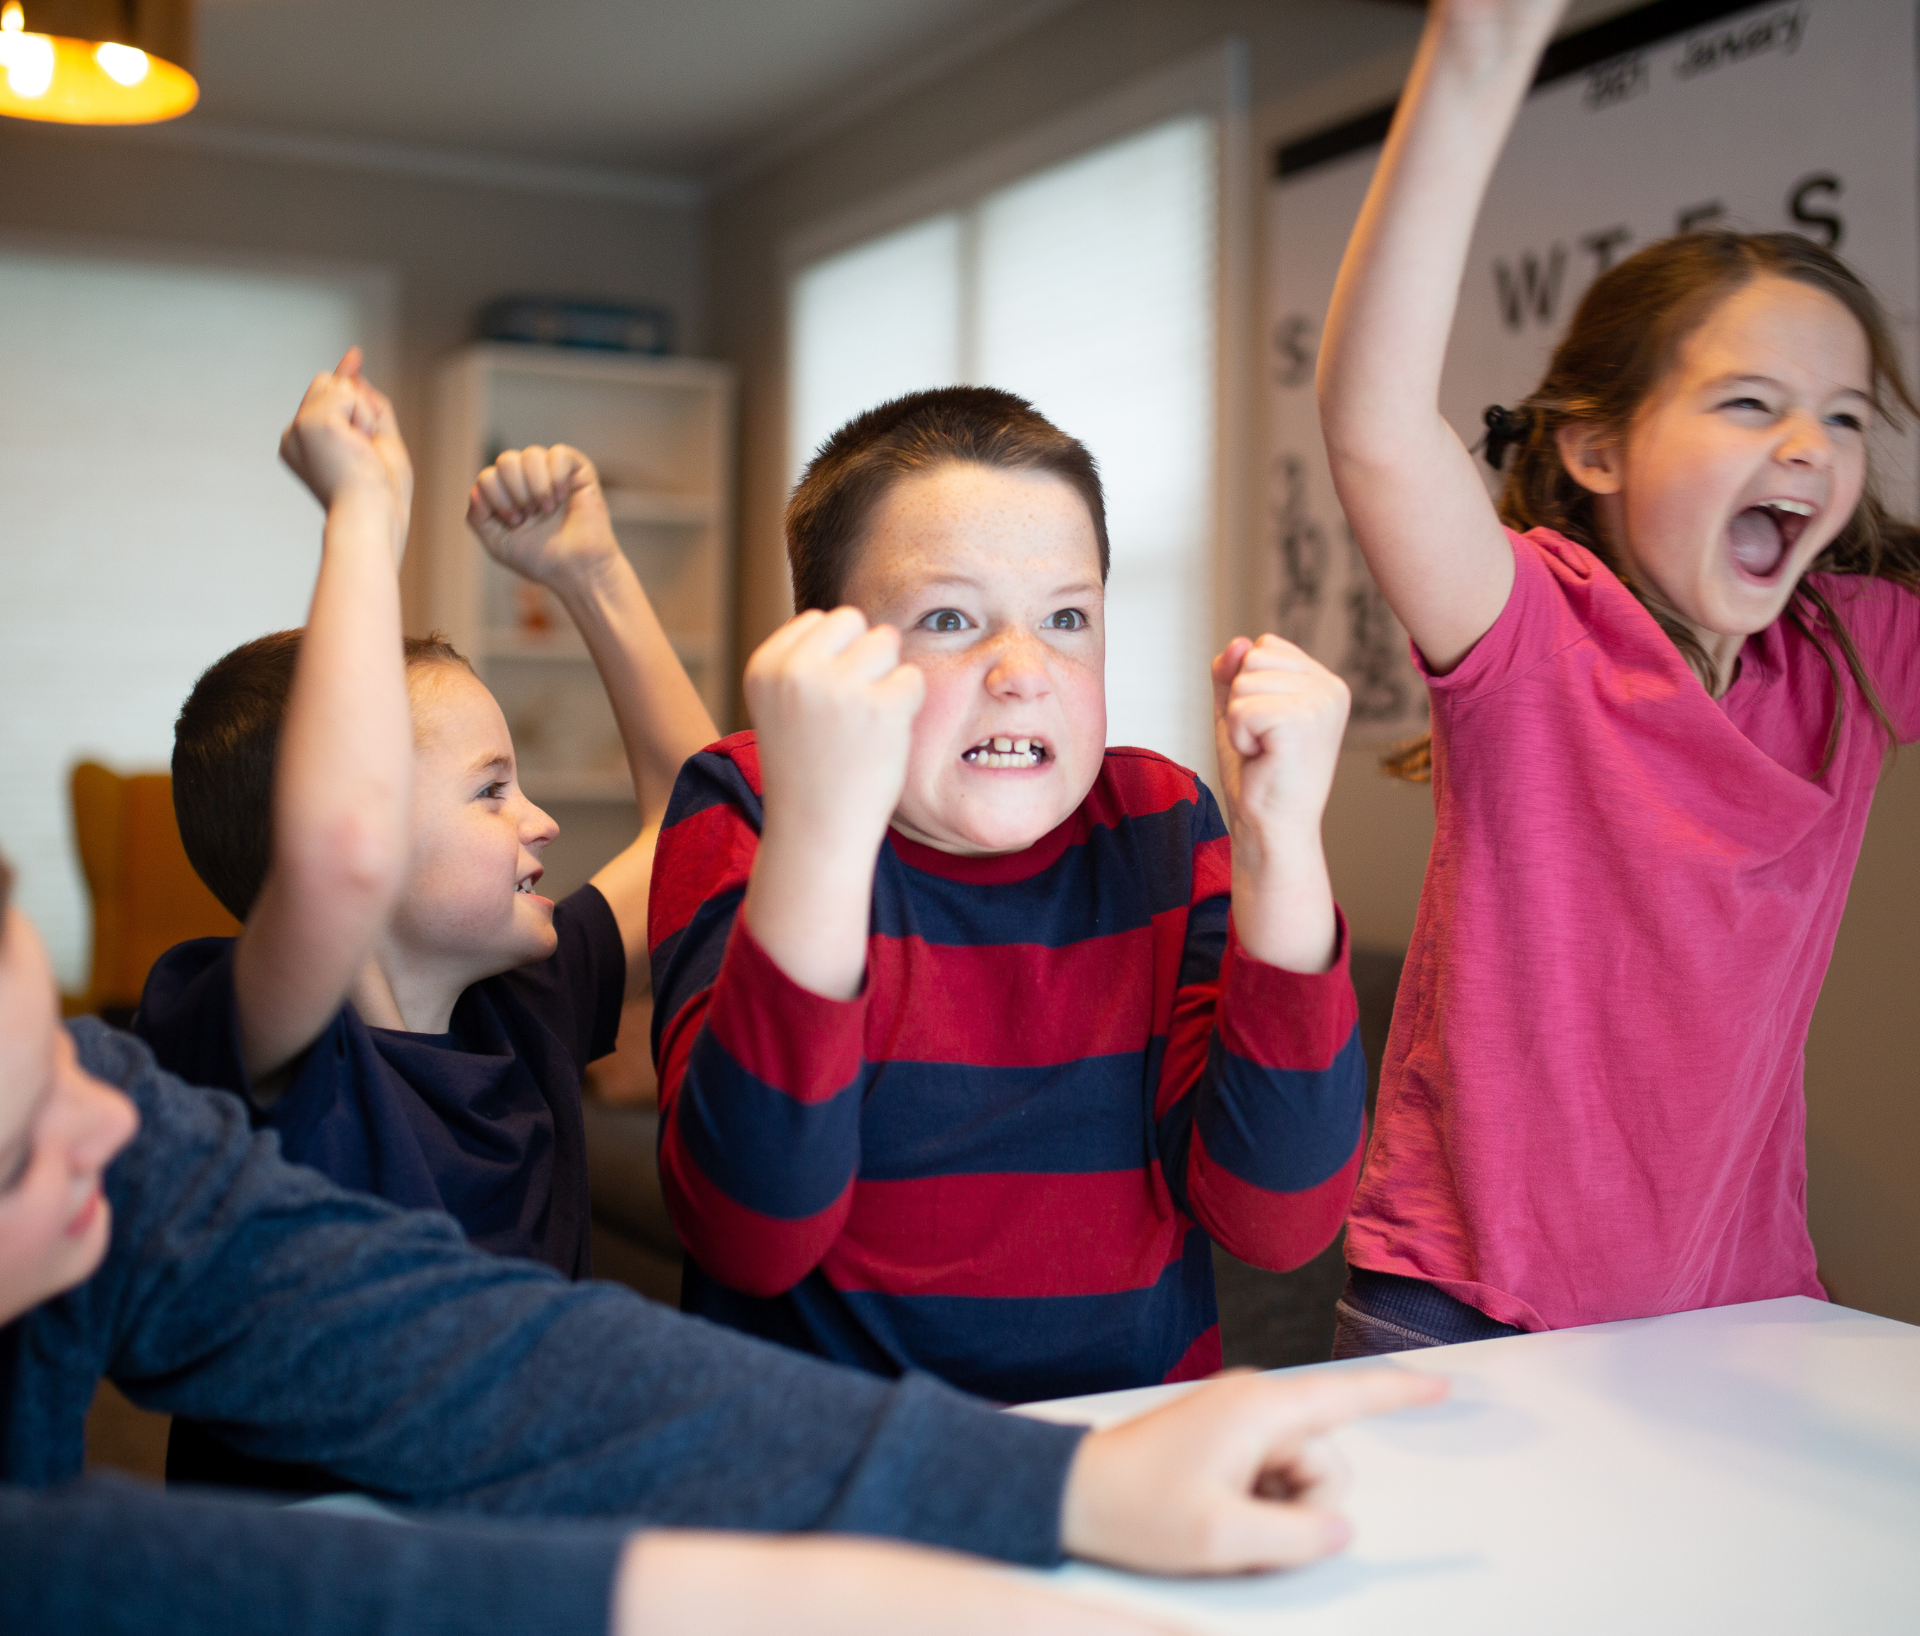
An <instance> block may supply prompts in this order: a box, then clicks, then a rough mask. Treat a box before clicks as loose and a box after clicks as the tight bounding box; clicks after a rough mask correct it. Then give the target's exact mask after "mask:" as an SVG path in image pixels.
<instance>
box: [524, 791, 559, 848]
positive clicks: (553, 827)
mask: <svg viewBox="0 0 1920 1636" xmlns="http://www.w3.org/2000/svg"><path fill="white" fill-rule="evenodd" d="M521 799H522V800H523V801H526V797H525V796H522V797H521ZM526 807H527V810H526V811H525V812H523V813H522V814H521V815H520V844H521V845H522V846H524V847H526V848H527V850H528V851H529V852H539V851H541V850H542V849H543V848H544V847H545V846H546V844H547V842H549V841H551V840H552V839H553V838H554V836H556V835H558V834H559V833H560V826H559V824H557V823H556V822H555V821H554V820H553V819H552V818H551V817H550V816H548V814H547V813H545V812H543V811H542V810H541V809H540V808H539V807H536V806H535V805H534V804H533V803H532V802H531V801H527V802H526Z"/></svg>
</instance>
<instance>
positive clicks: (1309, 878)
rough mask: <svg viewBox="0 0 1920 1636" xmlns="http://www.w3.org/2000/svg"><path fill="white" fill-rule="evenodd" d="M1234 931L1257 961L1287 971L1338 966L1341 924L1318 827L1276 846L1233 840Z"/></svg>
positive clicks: (1242, 837)
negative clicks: (1337, 954) (1336, 943)
mask: <svg viewBox="0 0 1920 1636" xmlns="http://www.w3.org/2000/svg"><path fill="white" fill-rule="evenodd" d="M1233 929H1234V934H1235V935H1236V936H1237V937H1238V938H1239V940H1240V947H1241V948H1242V949H1244V950H1245V951H1246V952H1247V953H1248V954H1250V955H1251V956H1252V957H1253V958H1254V959H1256V960H1259V961H1263V962H1265V963H1266V964H1267V965H1269V966H1278V967H1279V968H1280V969H1281V970H1283V971H1297V972H1306V973H1317V972H1323V971H1326V970H1328V969H1329V968H1330V967H1331V966H1332V965H1333V957H1334V954H1335V952H1336V951H1335V942H1336V939H1337V937H1338V932H1339V921H1338V918H1337V916H1336V914H1335V911H1334V903H1333V882H1332V880H1331V878H1330V877H1329V876H1328V874H1327V856H1326V852H1325V850H1324V849H1323V848H1322V847H1321V844H1320V835H1319V828H1318V825H1315V826H1314V828H1313V830H1312V832H1311V833H1301V834H1286V835H1282V836H1279V837H1277V838H1275V839H1274V840H1272V841H1263V840H1257V839H1255V838H1254V837H1252V836H1250V835H1246V834H1244V832H1243V833H1242V834H1237V835H1235V837H1234V840H1233Z"/></svg>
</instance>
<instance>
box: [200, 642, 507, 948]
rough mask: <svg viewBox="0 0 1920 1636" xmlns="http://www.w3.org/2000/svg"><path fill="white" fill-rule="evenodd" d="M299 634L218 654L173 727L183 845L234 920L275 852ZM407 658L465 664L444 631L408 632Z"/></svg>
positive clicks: (414, 661) (412, 662) (242, 911)
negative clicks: (280, 769) (281, 759)
mask: <svg viewBox="0 0 1920 1636" xmlns="http://www.w3.org/2000/svg"><path fill="white" fill-rule="evenodd" d="M300 635H301V633H300V632H299V631H297V630H292V631H274V632H273V633H272V634H271V635H269V636H261V637H257V638H255V639H254V640H253V641H251V642H243V643H242V644H241V645H240V646H239V647H237V648H235V649H234V650H233V651H232V652H231V653H229V654H227V655H226V656H225V657H224V658H222V659H217V660H215V661H214V663H213V664H211V665H209V666H208V667H207V669H206V671H205V673H204V674H203V675H202V676H201V677H200V679H199V681H197V682H195V683H194V684H193V691H192V692H191V693H189V694H188V695H187V702H186V703H185V704H183V705H182V706H181V707H180V717H179V719H178V720H177V721H176V722H175V723H174V726H173V816H174V820H175V822H177V823H178V824H179V826H180V843H181V845H182V846H184V847H185V848H186V853H187V861H188V862H189V863H191V864H192V865H193V867H194V870H195V871H196V873H198V875H199V876H200V878H201V879H202V880H203V881H205V882H206V883H207V889H208V890H209V891H211V892H212V893H213V895H214V896H215V897H217V898H218V899H219V900H220V902H221V904H222V905H223V906H224V907H225V908H226V910H227V912H228V913H229V914H230V915H232V916H233V917H234V919H235V920H245V919H246V918H247V912H248V911H249V910H250V909H252V907H253V900H254V899H255V898H256V897H258V896H259V895H260V887H261V884H262V883H263V882H264V881H265V880H266V878H267V865H268V863H269V862H270V861H271V859H272V855H273V768H274V761H275V758H276V756H277V754H278V752H279V748H280V727H281V723H282V722H283V721H284V720H285V719H286V714H287V699H288V697H289V696H290V695H291V694H292V692H293V668H294V663H295V661H296V660H297V659H298V658H299V656H300ZM406 658H407V665H408V667H409V668H411V667H412V666H414V665H427V664H457V665H465V664H466V663H467V661H466V660H465V659H464V658H462V657H461V655H460V654H459V653H458V652H456V651H455V650H454V647H453V645H452V644H451V643H450V642H448V641H447V640H446V638H445V637H443V636H441V635H440V634H439V632H437V631H436V632H435V633H434V634H433V635H431V636H425V637H420V636H409V637H408V638H406ZM468 668H469V669H471V668H472V667H471V666H468Z"/></svg>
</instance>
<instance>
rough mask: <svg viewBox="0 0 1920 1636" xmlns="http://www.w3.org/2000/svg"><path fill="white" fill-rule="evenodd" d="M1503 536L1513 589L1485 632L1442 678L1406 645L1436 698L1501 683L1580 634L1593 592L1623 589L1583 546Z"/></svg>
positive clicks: (1534, 536) (1553, 538) (1542, 534)
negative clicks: (1509, 552) (1508, 551)
mask: <svg viewBox="0 0 1920 1636" xmlns="http://www.w3.org/2000/svg"><path fill="white" fill-rule="evenodd" d="M1507 542H1508V544H1510V545H1511V546H1512V547H1513V589H1512V590H1511V591H1509V592H1508V593H1507V602H1506V606H1505V607H1503V608H1502V609H1501V610H1500V617H1499V618H1498V619H1496V620H1494V622H1493V624H1492V625H1491V626H1490V627H1489V628H1488V631H1487V634H1486V635H1485V636H1483V637H1481V638H1480V640H1479V641H1478V642H1476V643H1474V645H1473V646H1472V647H1471V648H1469V649H1468V650H1467V656H1466V657H1465V658H1464V659H1462V660H1461V661H1460V663H1459V664H1457V665H1455V666H1454V667H1453V669H1451V670H1449V671H1448V672H1447V673H1446V674H1445V675H1443V676H1436V675H1434V673H1433V672H1432V671H1431V670H1429V669H1428V668H1427V663H1426V660H1425V659H1424V658H1423V657H1422V655H1421V653H1420V650H1419V648H1417V647H1416V648H1415V649H1414V650H1413V662H1414V667H1415V668H1416V669H1417V670H1418V671H1419V672H1420V674H1421V675H1422V676H1423V677H1424V678H1425V679H1426V683H1427V687H1428V689H1429V690H1430V691H1431V692H1432V693H1433V694H1434V696H1435V698H1436V700H1437V699H1439V698H1443V697H1444V698H1446V699H1448V700H1450V701H1451V702H1453V703H1456V704H1457V703H1459V702H1460V701H1461V700H1463V699H1469V698H1473V697H1475V696H1477V695H1479V694H1482V693H1491V692H1494V691H1496V690H1498V689H1499V688H1502V687H1505V686H1506V685H1507V684H1508V683H1509V682H1511V681H1514V680H1516V679H1517V678H1518V677H1520V676H1523V675H1525V674H1526V673H1527V672H1528V671H1530V670H1532V669H1533V668H1534V667H1535V666H1536V665H1538V664H1539V663H1540V662H1541V661H1542V660H1544V659H1548V658H1551V657H1552V656H1553V655H1554V654H1556V653H1559V652H1560V651H1561V650H1563V649H1565V648H1568V647H1571V646H1572V645H1573V644H1575V643H1576V642H1580V641H1582V640H1584V639H1585V638H1586V635H1587V629H1588V610H1589V608H1590V606H1591V604H1592V602H1593V601H1594V599H1595V597H1596V596H1599V597H1604V596H1606V595H1607V593H1608V591H1609V589H1611V590H1612V591H1614V592H1617V593H1618V594H1619V595H1621V596H1630V595H1631V593H1630V592H1629V591H1627V590H1626V588H1625V587H1624V586H1622V585H1621V584H1620V582H1619V581H1618V580H1616V579H1614V577H1613V575H1612V574H1610V573H1609V572H1608V571H1607V570H1606V569H1605V568H1604V567H1602V566H1601V565H1600V563H1599V562H1598V561H1597V559H1595V558H1594V556H1593V555H1592V554H1591V553H1590V552H1588V551H1586V550H1584V549H1582V548H1581V547H1580V546H1577V545H1575V544H1574V543H1573V542H1572V541H1571V540H1567V539H1564V538H1562V537H1561V536H1560V535H1558V534H1555V533H1553V532H1552V531H1551V530H1549V529H1535V530H1534V531H1533V532H1532V533H1530V534H1516V533H1514V531H1513V530H1512V529H1508V530H1507ZM1602 582H1604V583H1602Z"/></svg>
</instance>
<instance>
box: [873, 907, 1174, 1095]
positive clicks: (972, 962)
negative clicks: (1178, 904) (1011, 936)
mask: <svg viewBox="0 0 1920 1636" xmlns="http://www.w3.org/2000/svg"><path fill="white" fill-rule="evenodd" d="M1153 944H1154V936H1153V929H1152V928H1151V927H1150V926H1141V927H1136V928H1135V929H1134V930H1132V931H1127V932H1116V933H1114V934H1113V935H1112V936H1111V937H1096V938H1089V939H1087V940H1086V941H1085V942H1083V943H1070V944H1068V945H1067V946H1066V947H1064V948H1057V949H1055V948H1047V947H1045V946H1044V945H1042V944H1038V943H1002V944H985V945H980V946H977V947H956V946H953V945H948V944H938V943H928V942H926V941H925V940H924V939H921V938H918V937H902V938H894V937H874V938H870V939H869V940H868V943H867V993H868V995H869V996H870V998H869V1000H868V1009H867V1035H866V1054H867V1058H868V1060H869V1061H872V1062H966V1063H972V1064H975V1065H977V1066H980V1067H985V1068H1040V1067H1046V1066H1048V1065H1050V1064H1052V1063H1056V1062H1074V1061H1078V1060H1079V1059H1080V1058H1082V1057H1093V1056H1110V1055H1113V1054H1114V1053H1116V1052H1121V1051H1139V1050H1143V1049H1145V1047H1146V1044H1147V1038H1148V1033H1147V1031H1148V1028H1149V1027H1150V1026H1151V1023H1152V1017H1153V1005H1152V1001H1153V967H1154V947H1153ZM1063 996H1072V999H1071V1001H1070V1002H1068V1003H1065V1004H1063V1003H1062V1001H1061V997H1063ZM1043 997H1044V998H1043ZM1040 1007H1044V1009H1043V1010H1042V1009H1039V1008H1040Z"/></svg>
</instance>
